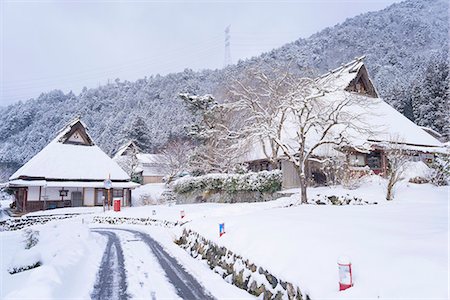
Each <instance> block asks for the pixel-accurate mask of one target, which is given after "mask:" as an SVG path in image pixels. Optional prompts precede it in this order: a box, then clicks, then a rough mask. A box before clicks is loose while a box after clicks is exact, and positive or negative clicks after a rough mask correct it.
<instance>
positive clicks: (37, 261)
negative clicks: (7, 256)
mask: <svg viewBox="0 0 450 300" xmlns="http://www.w3.org/2000/svg"><path fill="white" fill-rule="evenodd" d="M41 265H42V258H41V255H40V254H39V251H35V249H28V250H21V251H19V252H18V253H17V254H16V256H15V257H14V258H13V259H12V260H11V262H10V263H9V267H8V273H9V274H16V273H19V272H23V271H27V270H31V269H34V268H37V267H39V266H41Z"/></svg>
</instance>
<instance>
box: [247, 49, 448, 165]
mask: <svg viewBox="0 0 450 300" xmlns="http://www.w3.org/2000/svg"><path fill="white" fill-rule="evenodd" d="M363 59H364V57H359V58H356V59H355V60H353V61H351V62H349V63H347V64H345V65H343V66H341V67H339V68H337V69H335V70H332V71H329V72H328V73H326V74H324V75H322V76H320V77H318V78H317V79H316V83H317V85H318V86H319V88H320V89H321V90H322V92H323V95H322V96H320V97H319V98H320V100H321V101H323V102H324V103H329V104H330V105H333V103H336V102H339V101H342V99H346V98H347V99H348V98H349V97H354V98H355V99H357V101H354V102H352V103H353V104H351V105H349V106H348V107H345V110H344V111H345V113H347V114H349V115H353V116H358V117H357V118H355V119H354V120H352V122H354V123H355V124H356V125H357V126H353V127H360V128H362V127H365V128H370V130H363V131H355V130H352V129H347V130H346V131H345V134H346V137H347V139H348V140H349V141H350V142H351V145H352V146H354V147H356V148H359V147H360V148H361V149H368V148H370V147H371V146H375V145H380V144H383V145H386V143H392V142H395V143H401V145H402V147H406V148H409V149H410V150H416V151H422V152H446V151H447V150H446V149H445V148H444V147H443V146H444V145H443V144H442V143H441V142H440V141H439V140H437V139H436V138H434V137H433V136H432V135H430V134H429V133H427V132H426V131H424V130H423V129H422V128H421V127H419V126H418V125H416V124H414V123H413V122H412V121H411V120H409V119H408V118H407V117H405V116H404V115H402V114H401V113H400V112H398V111H397V110H396V109H394V108H393V107H392V106H390V105H389V104H387V103H386V102H385V101H383V100H382V99H381V98H378V93H377V92H376V89H375V87H374V86H373V84H372V82H371V80H370V78H369V75H368V72H367V69H366V68H365V66H364V62H363ZM358 125H362V126H358ZM342 126H343V125H342ZM337 128H339V126H337ZM297 129H298V127H297V125H296V122H295V120H294V118H293V117H287V119H286V121H285V123H284V126H283V130H282V137H281V138H282V141H283V143H285V144H286V145H287V146H288V148H289V149H290V150H291V151H292V154H295V153H296V151H298V149H299V144H298V140H297V138H296V136H297ZM314 135H317V133H314V132H312V133H311V132H310V133H309V134H308V136H309V137H308V139H307V141H309V142H310V143H311V144H312V145H313V144H314V143H315V140H316V138H318V136H317V137H315V136H314ZM310 146H311V145H306V148H307V149H308V148H309V147H310ZM334 148H335V146H332V145H330V144H328V145H322V146H320V147H318V148H317V149H316V150H315V151H314V154H315V155H317V156H336V155H339V152H338V151H336V149H334ZM266 151H269V152H270V147H269V146H268V143H267V141H266ZM269 154H270V153H269ZM278 156H283V155H282V153H278ZM264 158H266V156H265V154H264V151H263V147H262V143H261V142H260V141H257V142H255V143H254V144H253V145H252V146H251V148H250V149H249V151H248V153H247V154H246V156H245V157H244V160H245V161H252V160H259V159H264Z"/></svg>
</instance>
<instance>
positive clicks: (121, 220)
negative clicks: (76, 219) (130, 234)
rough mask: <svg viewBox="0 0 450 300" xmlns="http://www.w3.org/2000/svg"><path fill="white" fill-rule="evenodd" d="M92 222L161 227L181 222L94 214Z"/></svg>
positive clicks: (173, 225) (177, 224) (178, 224)
mask: <svg viewBox="0 0 450 300" xmlns="http://www.w3.org/2000/svg"><path fill="white" fill-rule="evenodd" d="M92 223H98V224H111V225H121V224H128V225H155V226H162V227H169V228H171V227H175V226H180V225H182V224H183V223H180V222H170V221H165V220H156V219H152V218H133V217H101V216H95V217H94V218H93V219H92Z"/></svg>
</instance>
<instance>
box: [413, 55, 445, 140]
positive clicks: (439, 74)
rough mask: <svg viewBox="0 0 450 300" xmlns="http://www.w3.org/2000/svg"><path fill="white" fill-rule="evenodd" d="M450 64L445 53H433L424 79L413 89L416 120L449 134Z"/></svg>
mask: <svg viewBox="0 0 450 300" xmlns="http://www.w3.org/2000/svg"><path fill="white" fill-rule="evenodd" d="M448 68H449V65H448V61H447V59H446V55H445V54H443V53H440V54H437V55H433V56H432V57H431V58H430V60H429V62H428V64H427V67H426V69H425V74H424V76H423V78H422V80H419V81H418V82H417V83H416V85H415V86H414V87H413V90H412V106H413V113H414V120H415V122H416V123H417V124H418V125H420V126H425V127H429V128H432V129H434V130H436V131H438V132H440V133H441V134H443V135H444V136H446V137H448V136H449V125H448V123H449V120H450V115H449V111H450V107H449V86H448V84H449V83H448V82H449V71H448Z"/></svg>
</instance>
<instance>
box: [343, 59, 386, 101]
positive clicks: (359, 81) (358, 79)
mask: <svg viewBox="0 0 450 300" xmlns="http://www.w3.org/2000/svg"><path fill="white" fill-rule="evenodd" d="M345 90H346V91H348V92H354V93H358V94H363V95H365V96H369V97H373V98H378V94H377V92H376V90H375V87H374V86H373V84H372V81H371V80H370V78H369V74H368V72H367V69H366V67H365V66H364V65H363V66H361V68H359V70H358V74H357V75H356V76H355V78H354V79H353V80H352V81H351V82H350V83H349V85H348V86H347V87H346V88H345Z"/></svg>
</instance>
